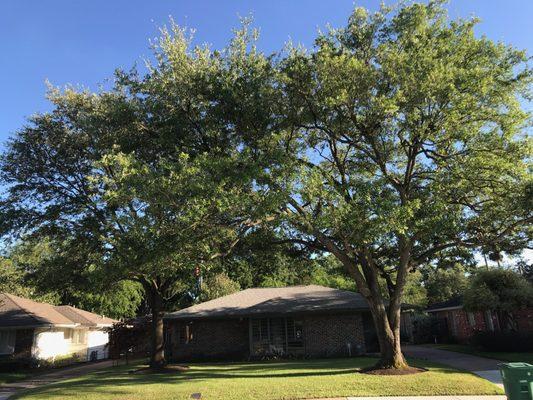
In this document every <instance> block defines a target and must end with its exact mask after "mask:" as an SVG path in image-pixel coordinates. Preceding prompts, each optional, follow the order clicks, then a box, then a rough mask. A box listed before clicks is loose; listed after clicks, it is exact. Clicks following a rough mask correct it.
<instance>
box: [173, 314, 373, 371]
mask: <svg viewBox="0 0 533 400" xmlns="http://www.w3.org/2000/svg"><path fill="white" fill-rule="evenodd" d="M298 320H301V321H302V322H303V338H304V347H305V354H306V356H309V357H343V356H348V348H347V343H351V346H352V347H351V351H352V355H357V354H359V353H362V352H364V351H365V340H364V332H363V323H362V318H361V315H360V314H352V315H313V316H303V317H298ZM185 324H186V322H181V321H167V322H166V335H167V336H166V337H167V346H166V356H167V357H168V359H170V360H176V361H178V360H190V359H194V360H202V359H234V360H243V359H247V358H248V357H249V352H250V347H249V346H250V345H249V321H248V319H241V320H237V319H233V320H231V319H228V320H206V321H194V322H192V323H190V325H189V326H190V330H191V332H192V340H191V341H190V343H183V338H182V340H181V342H180V330H181V331H183V330H184V325H185Z"/></svg>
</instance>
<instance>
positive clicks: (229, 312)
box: [165, 285, 368, 319]
mask: <svg viewBox="0 0 533 400" xmlns="http://www.w3.org/2000/svg"><path fill="white" fill-rule="evenodd" d="M367 309H368V305H367V303H366V301H365V300H364V298H363V297H362V296H361V295H360V294H359V293H355V292H350V291H347V290H339V289H332V288H328V287H324V286H318V285H308V286H290V287H283V288H253V289H246V290H243V291H240V292H237V293H233V294H230V295H227V296H223V297H219V298H218V299H214V300H210V301H206V302H204V303H200V304H196V305H194V306H191V307H188V308H185V309H183V310H179V311H176V312H173V313H169V314H167V315H166V316H165V318H166V319H188V318H191V319H195V318H220V317H232V316H234V317H244V316H254V315H268V314H271V315H273V314H291V313H309V312H328V311H355V310H367Z"/></svg>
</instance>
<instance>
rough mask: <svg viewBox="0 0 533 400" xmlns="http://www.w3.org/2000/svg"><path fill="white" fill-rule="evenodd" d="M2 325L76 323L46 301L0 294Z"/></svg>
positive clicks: (0, 323) (0, 322)
mask: <svg viewBox="0 0 533 400" xmlns="http://www.w3.org/2000/svg"><path fill="white" fill-rule="evenodd" d="M0 316H1V317H0V326H4V327H10V326H34V325H74V324H75V323H74V322H72V321H71V320H70V319H68V318H67V317H65V316H64V315H63V314H61V313H59V312H58V311H56V310H55V309H54V306H52V305H50V304H46V303H38V302H36V301H33V300H30V299H25V298H23V297H18V296H15V295H12V294H8V293H1V294H0Z"/></svg>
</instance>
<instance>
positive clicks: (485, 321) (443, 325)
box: [426, 296, 533, 343]
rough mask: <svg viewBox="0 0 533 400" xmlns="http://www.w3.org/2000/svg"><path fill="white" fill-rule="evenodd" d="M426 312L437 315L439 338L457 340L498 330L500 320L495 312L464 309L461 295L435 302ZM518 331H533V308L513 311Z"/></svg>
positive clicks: (436, 333)
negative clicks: (482, 332) (479, 332)
mask: <svg viewBox="0 0 533 400" xmlns="http://www.w3.org/2000/svg"><path fill="white" fill-rule="evenodd" d="M426 312H427V313H429V314H430V315H433V316H435V318H436V319H437V321H438V329H437V330H436V332H435V336H438V340H441V341H446V340H450V339H452V340H456V341H458V342H463V343H464V342H467V341H468V339H470V338H471V337H472V335H474V333H475V332H477V331H498V330H500V328H501V326H500V321H499V319H498V316H497V314H496V313H495V312H492V311H490V310H487V311H475V312H469V311H465V310H464V309H463V300H462V298H461V297H460V296H458V297H454V298H453V299H451V300H448V301H444V302H441V303H435V304H432V305H431V306H429V307H428V308H427V309H426ZM513 317H514V320H515V322H516V325H517V328H518V331H520V332H533V309H531V308H524V309H520V310H516V311H514V312H513Z"/></svg>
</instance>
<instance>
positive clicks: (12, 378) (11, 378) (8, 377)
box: [0, 371, 35, 386]
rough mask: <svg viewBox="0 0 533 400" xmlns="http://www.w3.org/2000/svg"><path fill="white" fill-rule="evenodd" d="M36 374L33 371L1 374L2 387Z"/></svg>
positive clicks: (0, 383) (0, 384)
mask: <svg viewBox="0 0 533 400" xmlns="http://www.w3.org/2000/svg"><path fill="white" fill-rule="evenodd" d="M34 374H35V373H34V372H32V371H14V372H0V386H2V385H4V384H6V383H11V382H16V381H21V380H23V379H26V378H29V377H30V376H32V375H34Z"/></svg>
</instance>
